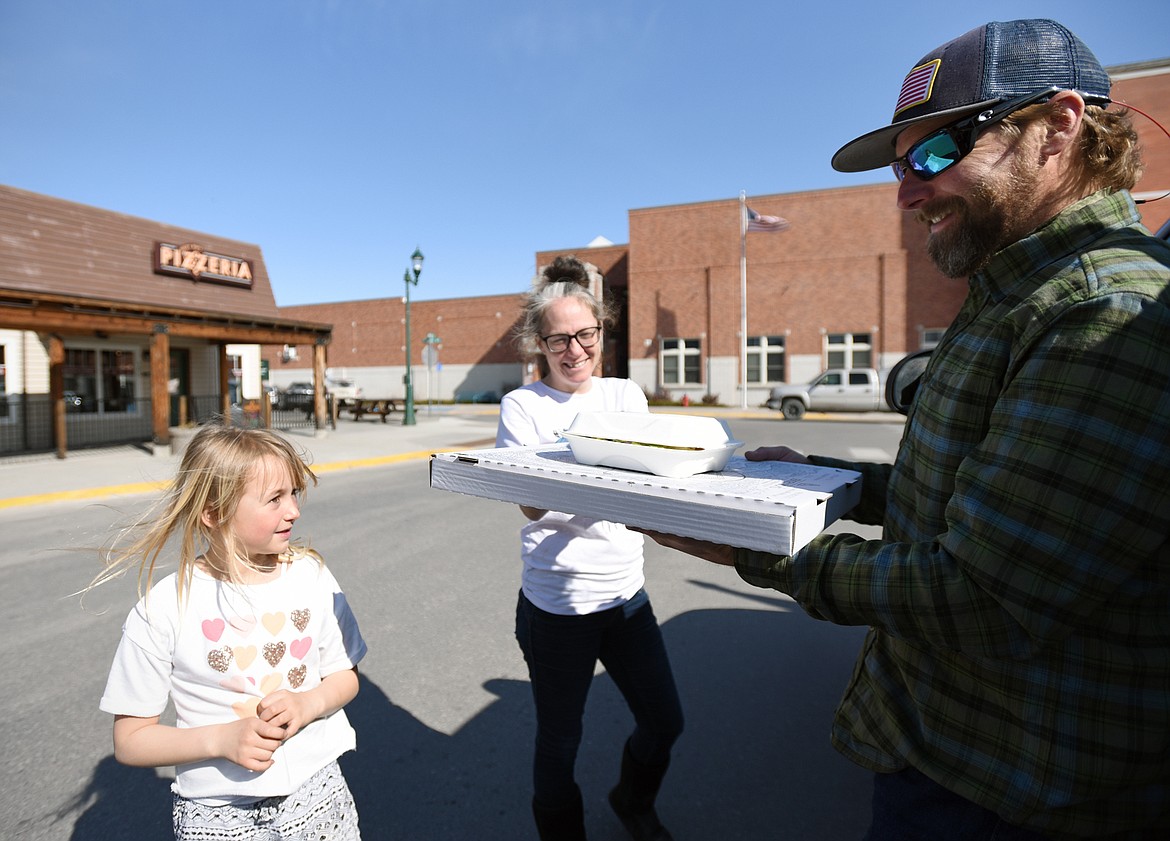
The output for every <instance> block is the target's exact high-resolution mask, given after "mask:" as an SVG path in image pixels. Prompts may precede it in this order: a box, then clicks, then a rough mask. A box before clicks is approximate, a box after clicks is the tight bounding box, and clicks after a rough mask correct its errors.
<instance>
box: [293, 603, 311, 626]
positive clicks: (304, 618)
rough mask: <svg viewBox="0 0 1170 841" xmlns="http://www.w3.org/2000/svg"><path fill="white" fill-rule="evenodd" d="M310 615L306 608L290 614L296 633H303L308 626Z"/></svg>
mask: <svg viewBox="0 0 1170 841" xmlns="http://www.w3.org/2000/svg"><path fill="white" fill-rule="evenodd" d="M310 615H311V614H310V613H309V609H308V608H307V607H303V608H301V609H299V610H294V611H293V612H292V623H293V624H294V625H296V626H297V630H298V631H303V630H305V628H307V627H308V626H309V616H310Z"/></svg>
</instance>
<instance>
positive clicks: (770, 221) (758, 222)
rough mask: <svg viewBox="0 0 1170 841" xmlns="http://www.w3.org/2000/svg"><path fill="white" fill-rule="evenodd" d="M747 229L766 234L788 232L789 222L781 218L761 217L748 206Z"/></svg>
mask: <svg viewBox="0 0 1170 841" xmlns="http://www.w3.org/2000/svg"><path fill="white" fill-rule="evenodd" d="M744 207H745V208H747V229H748V230H749V231H763V232H764V233H768V234H771V233H775V232H776V231H787V230H788V220H787V219H781V218H780V217H779V216H761V215H760V214H759V213H756V212H755V211H754V210H752V209H751V208H750V207H747V205H744Z"/></svg>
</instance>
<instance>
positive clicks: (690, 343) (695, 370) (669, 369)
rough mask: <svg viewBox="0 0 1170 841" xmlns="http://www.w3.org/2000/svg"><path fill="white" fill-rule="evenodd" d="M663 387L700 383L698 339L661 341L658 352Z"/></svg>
mask: <svg viewBox="0 0 1170 841" xmlns="http://www.w3.org/2000/svg"><path fill="white" fill-rule="evenodd" d="M658 359H659V364H660V365H661V366H662V384H663V385H688V384H691V383H700V382H702V381H703V380H702V376H701V370H702V368H701V364H700V363H701V361H702V342H701V341H700V340H699V339H663V340H662V346H661V347H660V348H659V351H658Z"/></svg>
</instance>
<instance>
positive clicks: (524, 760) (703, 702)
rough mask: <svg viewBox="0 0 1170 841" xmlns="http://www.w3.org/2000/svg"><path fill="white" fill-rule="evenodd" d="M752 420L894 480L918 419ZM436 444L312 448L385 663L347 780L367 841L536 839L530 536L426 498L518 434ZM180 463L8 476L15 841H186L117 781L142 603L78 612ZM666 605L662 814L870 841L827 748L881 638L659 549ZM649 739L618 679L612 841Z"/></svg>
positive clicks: (321, 491)
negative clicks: (667, 746) (668, 663)
mask: <svg viewBox="0 0 1170 841" xmlns="http://www.w3.org/2000/svg"><path fill="white" fill-rule="evenodd" d="M436 408H437V407H436ZM424 411H425V410H424ZM727 417H728V422H729V424H730V425H731V427H732V430H733V432H734V433H735V435H736V437H737V438H740V439H741V440H744V441H745V444H746V446H748V447H753V446H759V445H762V444H770V443H787V444H790V445H792V446H795V447H797V448H798V449H805V450H809V451H813V450H815V451H817V452H824V453H830V454H839V455H846V456H853V457H857V458H882V457H886V458H888V457H889V456H892V454H893V451H894V449H895V448H896V445H897V440H898V436H899V433H900V424H899V423H898V422H897V421H898V419H897V418H896V416H893V417H891V416H883V417H875V418H871V419H869V421H870V422H867V423H858V422H856V421H858V420H862V419H861V418H855V419H852V420H853V421H854V422H840V423H834V422H823V421H816V420H813V421H803V422H800V423H792V422H783V421H779V419H778V417H777V416H776V415H775V413H771V414H765V413H747V414H741V413H735V412H728V413H727ZM418 420H419V422H418V424H417V426H416V427H413V428H404V427H401V426H392V425H391V424H386V425H382V424H379V423H378V421H376V420H374V421H370V422H363V423H361V424H354V423H353V422H350V424H352V426H350V427H349V428H347V427H346V426H345V425H343V426H342V427H341V428H340V429H339V430H338V431H336V432H330V433H329V435H327V436H326V437H324V438H320V439H318V438H315V437H313V436H311V435H310V436H305V437H304V439H298V440H299V441H302V440H303V444H304V446H305V447H306V449H307V450H308V451H309V452H310V453H311V455H312V458H313V461H314V464H315V465H316V467H317V469H318V471H319V473H320V476H321V482H320V485H319V486H318V487H317V488H314V489H312V491H311V492H310V493H309V495H308V497H307V499H306V501H305V505H304V516H303V518H302V521H301V522H300V523H299V524H298V529H301V532H300V533H301V535H302V536H304V537H307V538H308V539H309V540H310V541H311V543H312V544H313V545H314V546H315V547H316V548H318V549H319V550H320V551H321V552H322V554H323V555H324V557H325V559H326V562H327V563H328V564H329V566H330V568H331V569H332V570H333V571H334V573H335V574H336V575H337V577H338V579H339V580H340V581H341V583H342V585H343V586H344V587H345V589H346V591H347V593H348V596H349V599H350V601H351V603H352V605H353V607H354V610H355V612H356V614H357V616H358V619H359V621H360V623H361V626H362V631H363V634H364V635H365V636H366V639H367V642H368V643H369V646H370V654H369V656H368V657H367V658H366V660H365V661H364V662H363V663H362V667H361V671H362V689H361V692H360V693H359V695H358V698H357V699H356V700H355V701H354V702H353V703H352V704H351V705H350V706H349V708H348V714H349V715H350V717H351V720H352V721H353V723H354V726H355V728H356V730H357V733H358V750H357V751H356V752H355V753H351V754H348V755H346V756H345V757H344V758H343V762H342V765H343V768H344V769H345V772H346V775H347V778H348V779H349V782H350V785H351V788H352V789H353V791H354V795H355V798H356V799H357V802H358V807H359V812H360V814H361V821H362V827H363V837H365V838H366V839H367V841H369V839H393V840H394V841H397V840H398V839H452V841H461V840H462V839H500V841H503V840H504V839H526V838H535V831H534V830H533V829H532V823H531V817H530V808H529V797H530V791H531V789H530V783H529V776H530V752H531V743H532V729H533V720H532V708H531V696H530V693H529V688H528V682H527V675H526V673H525V670H524V664H523V660H522V658H521V657H520V654H519V651H518V649H517V647H516V644H515V639H514V635H513V631H512V625H513V613H514V608H515V601H516V590H517V586H518V577H519V576H518V563H517V546H516V542H517V541H516V532H517V530H518V528H519V526H520V525H521V522H522V515H521V514H520V513H519V512H518V511H517V510H516V509H515V508H514V507H513V506H510V505H507V504H503V503H497V502H493V501H490V500H483V499H477V498H473V497H467V496H462V495H459V494H452V493H447V492H442V491H435V490H431V489H429V488H428V487H427V485H428V480H427V467H428V465H427V461H428V458H427V457H428V456H429V454H430V453H431V452H437V451H439V450H446V449H466V448H470V447H473V446H487V445H488V443H487V442H488V441H489V440H490V439H491V438H492V436H493V435H494V431H495V416H494V414H493V413H492V412H491V411H490V410H489V411H478V410H477V411H475V412H473V411H469V410H466V409H464V410H462V411H458V412H456V411H451V412H443V413H439V412H436V413H434V414H432V415H429V416H428V415H426V414H425V413H423V412H420V414H419V418H418ZM331 439H332V440H331ZM175 458H176V457H175V456H160V455H150V454H148V453H145V452H142V451H137V450H133V449H128V448H115V449H114V450H112V451H109V452H95V453H86V454H77V455H71V456H70V457H69V458H67V459H65V460H57V459H53V458H37V459H26V460H23V461H12V460H10V461H7V462H3V463H0V531H2V532H3V534H4V536H5V539H4V548H3V550H0V570H2V571H3V572H4V575H5V586H4V588H3V592H2V594H0V634H3V635H4V638H5V640H6V645H5V646H4V647H3V648H2V649H0V670H2V673H3V674H4V675H5V677H6V680H5V682H4V685H3V687H2V688H0V697H2V698H3V708H4V710H5V715H4V716H3V717H2V718H0V739H2V740H3V744H4V745H5V753H6V762H5V763H4V766H3V769H2V770H0V838H13V839H28V841H48V840H49V839H51V840H52V841H61V839H75V840H76V841H99V839H154V838H159V839H163V838H167V837H170V829H169V792H168V786H169V779H170V769H133V768H126V767H124V766H120V765H118V764H117V763H116V762H115V761H114V760H113V757H112V755H111V748H110V720H109V716H107V715H105V714H104V713H101V712H100V711H99V710H97V699H98V697H99V696H100V694H101V691H102V687H103V685H104V682H105V675H106V671H107V669H108V666H109V661H110V658H111V656H112V653H113V650H114V647H115V646H116V644H117V639H118V635H119V628H120V625H121V621H122V619H123V618H124V616H125V613H126V611H127V610H128V609H129V608H130V606H131V605H132V604H133V601H134V599H135V582H134V581H133V580H122V581H118V582H115V583H113V584H110V585H106V586H103V587H102V588H99V589H98V590H95V591H93V592H91V593H90V594H89V595H88V596H86V597H85V598H84V599H81V598H79V597H78V596H76V595H73V594H75V593H76V592H77V591H78V590H79V589H80V588H82V587H84V586H85V584H86V583H87V582H88V580H89V578H90V577H91V576H92V574H93V573H94V572H95V571H96V555H95V552H94V548H95V547H96V546H98V545H100V544H101V543H102V542H103V541H105V540H106V539H108V537H109V536H110V535H111V533H112V532H113V531H115V530H116V528H117V526H118V524H119V523H123V522H125V521H127V520H128V519H129V518H131V517H133V515H134V514H135V513H136V512H137V511H139V510H141V507H142V506H144V505H145V504H146V503H147V502H148V501H149V500H150V499H151V498H152V494H153V491H154V489H155V487H156V486H157V483H158V482H159V481H161V480H163V479H164V478H165V477H166V476H167V475H169V472H170V471H171V470H173V466H174V460H175ZM67 477H72V481H68V480H67ZM70 485H72V487H70ZM833 528H834V529H837V528H839V527H838V526H835V527H833ZM850 530H853V531H858V529H856V528H854V529H850ZM647 587H648V590H649V592H650V595H651V599H652V601H653V603H654V606H655V611H656V613H657V614H658V617H659V620H660V622H661V624H662V627H663V633H664V636H665V637H666V642H667V646H668V648H669V650H670V653H671V658H672V663H673V665H674V670H675V673H676V679H677V681H678V684H679V687H680V691H681V694H682V697H683V703H684V707H685V711H686V715H687V729H686V732H685V733H684V735H683V737H682V739H681V740H680V742H679V744H678V747H677V751H676V755H675V759H674V764H673V767H672V769H671V773H670V775H669V776H668V778H667V782H666V784H665V785H664V788H663V791H662V794H661V798H660V812H661V814H662V816H663V820H664V821H665V822H666V823H667V825H668V826H670V827H671V830H672V832H673V834H674V836H675V838H677V839H679V841H686V840H687V839H692V841H699V840H700V839H703V841H714V839H748V840H749V841H750V839H765V838H767V839H771V838H792V839H852V838H859V837H860V836H861V834H862V833H863V831H864V828H865V825H866V822H867V819H868V791H869V781H868V775H867V774H866V773H865V772H863V771H861V770H860V769H858V768H856V767H855V766H853V765H852V764H850V763H849V762H847V761H846V760H845V759H843V758H842V757H840V756H839V755H838V754H837V753H836V752H835V751H834V750H833V749H832V748H831V746H830V745H829V739H828V733H829V726H830V723H831V718H832V711H833V708H834V707H835V705H836V702H837V700H838V699H839V697H840V695H841V692H842V691H843V690H844V688H845V686H846V685H847V683H848V680H849V676H850V674H851V671H852V667H853V660H854V657H855V655H856V652H857V649H858V647H859V645H860V640H861V638H862V636H863V633H864V629H861V628H842V627H836V626H832V625H828V624H826V623H823V622H817V621H814V620H812V619H810V618H808V617H807V616H805V615H804V614H803V613H802V612H801V611H800V610H799V608H798V607H796V606H795V605H794V604H793V603H792V602H791V601H790V600H788V599H787V598H786V597H784V596H782V595H781V594H779V593H776V592H774V591H766V590H759V589H757V588H753V587H751V586H749V585H747V584H746V583H744V582H743V581H742V580H740V579H739V578H738V576H736V575H735V574H734V571H732V570H728V569H726V568H723V567H715V566H712V565H709V564H705V563H703V562H701V561H698V560H696V559H693V558H690V557H689V556H686V555H682V554H680V553H677V552H672V551H669V550H665V549H662V548H661V547H658V546H657V545H656V544H648V548H647ZM630 726H631V723H630V719H629V713H628V711H627V710H626V708H625V706H624V704H623V703H622V701H621V698H620V696H619V695H618V693H617V691H616V689H615V688H614V687H613V684H612V682H610V681H609V679H608V677H606V676H605V675H604V673H603V672H602V671H601V670H599V673H598V678H597V680H596V682H595V685H594V689H593V691H592V693H591V695H590V700H589V706H588V710H587V720H586V724H585V740H584V743H583V745H582V749H581V755H580V759H579V765H578V767H579V779H580V783H581V786H582V789H583V791H584V793H585V798H586V810H587V823H588V828H589V837H590V838H591V839H595V841H619V839H623V838H625V837H626V836H625V835H624V833H623V830H622V829H621V827H620V825H619V824H618V823H617V821H616V819H615V818H614V817H613V816H612V814H610V813H609V809H608V806H607V805H606V803H605V794H606V792H607V791H608V790H609V788H610V787H611V786H612V785H613V783H614V781H615V779H616V774H617V766H618V761H619V756H620V750H621V745H622V743H623V741H624V739H625V736H626V734H627V733H628V731H629V728H630Z"/></svg>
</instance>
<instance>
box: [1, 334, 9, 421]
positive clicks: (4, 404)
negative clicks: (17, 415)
mask: <svg viewBox="0 0 1170 841" xmlns="http://www.w3.org/2000/svg"><path fill="white" fill-rule="evenodd" d="M6 417H8V368H7V363H6V361H5V357H4V345H0V418H6Z"/></svg>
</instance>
